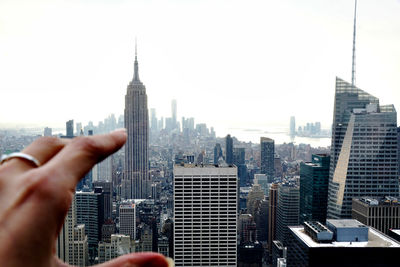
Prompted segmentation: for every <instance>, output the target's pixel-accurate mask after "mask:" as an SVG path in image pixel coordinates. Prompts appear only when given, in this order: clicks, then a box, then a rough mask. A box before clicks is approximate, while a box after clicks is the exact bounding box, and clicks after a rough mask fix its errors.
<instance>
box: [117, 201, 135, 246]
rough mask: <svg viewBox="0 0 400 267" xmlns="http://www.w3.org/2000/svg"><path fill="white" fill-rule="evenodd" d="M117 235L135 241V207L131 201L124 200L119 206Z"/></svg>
mask: <svg viewBox="0 0 400 267" xmlns="http://www.w3.org/2000/svg"><path fill="white" fill-rule="evenodd" d="M119 233H120V234H123V235H128V236H130V237H131V239H132V240H136V206H135V201H134V200H133V199H130V200H125V201H123V202H122V203H121V205H120V206H119Z"/></svg>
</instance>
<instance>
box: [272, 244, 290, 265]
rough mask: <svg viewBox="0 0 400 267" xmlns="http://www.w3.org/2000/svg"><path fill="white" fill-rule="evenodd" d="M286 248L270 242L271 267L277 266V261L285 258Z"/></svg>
mask: <svg viewBox="0 0 400 267" xmlns="http://www.w3.org/2000/svg"><path fill="white" fill-rule="evenodd" d="M286 251H287V249H286V247H284V246H283V245H282V242H281V241H279V240H275V241H274V242H272V266H273V267H277V266H278V259H281V258H286Z"/></svg>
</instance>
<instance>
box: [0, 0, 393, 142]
mask: <svg viewBox="0 0 400 267" xmlns="http://www.w3.org/2000/svg"><path fill="white" fill-rule="evenodd" d="M353 12H354V1H351V0H304V1H298V0H279V1H278V0H276V1H267V0H263V1H253V0H243V1H233V0H227V1H218V0H212V1H188V0H175V1H150V0H143V1H122V0H118V1H115V0H112V1H111V0H110V1H105V0H103V1H98V0H86V1H73V0H69V1H37V0H36V1H15V0H10V1H8V0H1V1H0V99H1V113H0V126H1V125H3V126H4V125H5V124H24V123H25V124H31V125H32V124H36V125H48V126H52V127H57V126H64V125H65V121H67V120H69V119H74V120H75V122H79V121H81V122H83V123H87V122H88V121H89V120H92V121H94V122H95V123H97V122H98V121H99V120H103V119H104V118H105V117H106V116H108V115H109V114H110V113H115V114H116V115H119V114H122V113H123V109H124V96H125V93H126V87H127V84H128V83H129V81H130V80H131V79H132V75H133V59H134V40H135V37H137V39H138V59H139V71H140V78H141V80H142V81H143V83H144V84H145V85H146V88H147V94H148V100H149V108H156V110H157V116H164V117H167V116H170V110H171V104H170V103H171V100H172V99H173V98H175V99H177V103H178V117H179V118H180V117H181V116H186V117H195V119H196V123H199V122H204V123H207V124H208V125H209V126H214V127H215V128H216V130H217V135H220V136H223V135H226V133H227V129H229V128H235V127H240V128H252V129H253V128H257V129H268V128H270V127H275V126H279V125H283V126H287V127H288V125H289V117H290V116H291V115H295V116H296V119H297V121H298V123H300V124H302V123H305V122H307V121H321V123H322V125H323V127H325V128H327V127H329V126H330V125H331V123H332V110H333V96H334V86H335V76H339V77H341V78H343V79H345V80H348V81H350V79H351V50H352V31H353V29H352V27H353V25H352V24H353ZM399 14H400V1H399V0H359V1H358V18H357V20H358V25H357V53H356V54H357V55H356V57H357V82H356V84H357V85H358V86H359V87H360V88H361V89H363V90H365V91H367V92H369V93H371V94H373V95H375V96H377V97H378V98H380V100H381V103H382V104H395V106H396V108H397V109H400V19H399Z"/></svg>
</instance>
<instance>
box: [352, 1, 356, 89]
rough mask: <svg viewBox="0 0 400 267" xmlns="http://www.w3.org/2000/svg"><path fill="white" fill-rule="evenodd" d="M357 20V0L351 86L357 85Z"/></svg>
mask: <svg viewBox="0 0 400 267" xmlns="http://www.w3.org/2000/svg"><path fill="white" fill-rule="evenodd" d="M356 18H357V0H355V5H354V26H353V61H352V66H351V85H352V86H355V83H356Z"/></svg>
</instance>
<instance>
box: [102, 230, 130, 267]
mask: <svg viewBox="0 0 400 267" xmlns="http://www.w3.org/2000/svg"><path fill="white" fill-rule="evenodd" d="M131 252H133V251H132V247H131V241H130V237H129V236H128V235H116V234H114V235H111V240H110V242H99V247H98V263H104V262H107V261H109V260H112V259H115V258H117V257H119V256H121V255H124V254H128V253H131Z"/></svg>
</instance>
